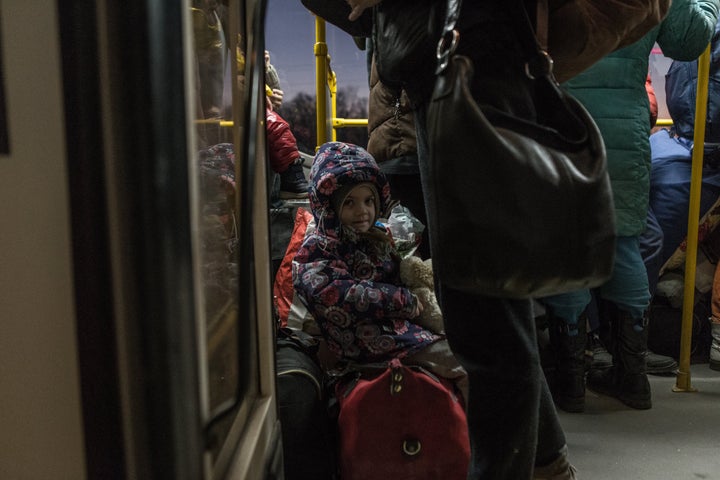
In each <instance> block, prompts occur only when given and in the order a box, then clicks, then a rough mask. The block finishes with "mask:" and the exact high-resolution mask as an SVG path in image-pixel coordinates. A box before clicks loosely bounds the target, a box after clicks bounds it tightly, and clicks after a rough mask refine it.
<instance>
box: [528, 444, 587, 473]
mask: <svg viewBox="0 0 720 480" xmlns="http://www.w3.org/2000/svg"><path fill="white" fill-rule="evenodd" d="M567 452H568V449H567V446H565V447H563V448H562V450H560V456H559V457H558V458H557V459H555V460H554V461H553V462H552V463H551V464H550V465H545V466H543V467H535V470H534V471H533V480H576V479H577V476H576V475H575V473H577V469H576V468H575V467H573V466H572V465H570V462H568V455H567Z"/></svg>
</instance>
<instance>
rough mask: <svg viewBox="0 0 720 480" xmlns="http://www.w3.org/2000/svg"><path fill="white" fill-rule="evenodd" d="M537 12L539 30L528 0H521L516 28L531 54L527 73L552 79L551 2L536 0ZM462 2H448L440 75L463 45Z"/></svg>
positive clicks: (440, 56)
mask: <svg viewBox="0 0 720 480" xmlns="http://www.w3.org/2000/svg"><path fill="white" fill-rule="evenodd" d="M536 1H537V12H536V17H535V24H536V26H535V27H533V22H532V21H531V20H530V17H529V15H528V12H527V9H526V8H525V1H524V0H517V4H518V8H519V9H520V11H521V13H520V15H513V19H514V20H515V28H516V30H517V33H518V34H519V35H520V40H521V42H522V43H523V48H524V49H525V51H526V52H527V54H528V61H527V62H526V63H525V73H526V75H527V76H528V77H530V78H536V77H538V76H549V77H551V76H552V64H553V61H552V58H551V57H550V54H549V53H548V51H547V45H548V25H549V20H548V2H547V0H536ZM461 4H462V0H448V1H447V11H446V14H445V25H444V26H443V31H442V36H441V37H440V41H439V42H438V47H437V52H436V55H437V59H438V66H437V70H436V72H435V73H436V74H440V73H442V72H443V71H444V70H445V69H446V68H447V65H448V63H449V62H450V57H451V56H452V54H453V53H455V50H456V49H457V45H458V43H459V41H460V33H459V32H458V31H457V29H456V26H457V22H458V19H459V18H460V7H461Z"/></svg>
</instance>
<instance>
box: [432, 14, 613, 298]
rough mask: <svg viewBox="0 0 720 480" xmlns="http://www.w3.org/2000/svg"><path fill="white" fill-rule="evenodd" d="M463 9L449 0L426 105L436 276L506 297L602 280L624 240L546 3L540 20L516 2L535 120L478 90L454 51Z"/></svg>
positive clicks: (596, 138) (603, 165) (595, 139)
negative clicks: (556, 65) (559, 75)
mask: <svg viewBox="0 0 720 480" xmlns="http://www.w3.org/2000/svg"><path fill="white" fill-rule="evenodd" d="M459 7H460V2H459V1H458V0H449V2H448V13H447V20H446V25H445V28H444V31H443V36H442V39H441V40H440V44H439V45H438V75H437V77H436V84H435V90H434V92H433V96H432V100H431V102H430V105H429V107H428V124H427V125H428V142H429V149H430V156H429V160H428V161H429V165H428V173H429V175H428V178H427V179H426V186H427V187H429V198H430V202H429V204H428V206H427V207H428V212H427V213H428V224H429V226H430V240H431V248H432V254H433V265H434V268H435V271H436V274H437V275H438V277H439V279H440V281H441V282H442V283H444V284H445V285H446V286H448V287H451V288H454V289H457V290H460V291H464V292H468V293H474V294H484V295H488V296H497V297H506V298H530V297H542V296H546V295H551V294H558V293H563V292H568V291H572V290H577V289H581V288H590V287H594V286H597V285H599V284H601V283H602V282H604V281H606V280H607V279H608V278H609V276H610V274H611V271H612V265H613V256H614V250H615V221H614V207H613V199H612V193H611V187H610V181H609V177H608V174H607V160H606V156H605V149H604V145H603V141H602V138H601V136H600V132H599V130H598V128H597V126H596V125H595V122H594V121H593V120H592V118H591V117H590V115H589V114H588V113H587V111H586V110H585V109H584V107H583V106H582V105H581V104H580V103H579V102H578V101H577V100H576V99H574V98H573V97H571V96H570V95H569V94H567V93H566V92H564V91H563V90H561V88H560V87H559V86H558V84H557V82H556V81H555V79H554V77H553V74H552V60H551V59H550V57H549V55H548V53H547V51H546V49H545V41H546V39H547V4H546V0H540V2H539V5H538V14H537V19H536V23H537V29H534V28H533V22H532V21H531V20H530V16H529V15H528V13H527V11H526V9H525V4H524V2H523V1H522V0H516V2H511V4H509V5H508V8H511V9H513V8H514V9H515V10H513V12H514V13H513V15H516V14H517V15H516V16H517V17H518V20H517V28H516V29H515V34H517V35H518V36H520V37H522V38H520V40H521V43H523V44H524V45H525V47H526V48H525V50H526V56H527V58H526V60H525V64H524V65H525V72H522V71H518V75H527V76H528V79H529V80H528V81H525V82H524V83H523V84H525V85H528V87H527V88H528V89H529V91H528V92H527V93H528V95H527V96H528V97H529V98H533V99H534V103H535V105H534V106H535V110H536V112H537V119H538V120H537V121H535V122H531V121H528V120H526V119H522V118H517V117H515V116H513V115H512V114H510V113H502V112H498V111H495V110H493V109H487V108H485V106H484V105H479V104H478V103H477V102H476V101H475V99H474V98H473V95H472V92H471V91H470V85H471V79H472V76H473V64H472V61H471V60H470V59H469V58H467V57H465V56H461V55H457V54H455V53H454V52H455V49H456V47H457V43H458V41H460V40H461V39H460V38H459V33H458V32H457V30H456V29H455V25H456V21H457V19H458V14H459ZM536 32H537V36H536ZM478 48H482V46H478ZM519 63H520V62H519ZM488 85H502V82H489V83H488ZM490 93H491V94H492V93H493V92H490ZM483 94H484V95H485V97H486V98H487V94H488V92H483ZM496 94H497V95H502V92H497V93H496ZM489 110H492V111H489Z"/></svg>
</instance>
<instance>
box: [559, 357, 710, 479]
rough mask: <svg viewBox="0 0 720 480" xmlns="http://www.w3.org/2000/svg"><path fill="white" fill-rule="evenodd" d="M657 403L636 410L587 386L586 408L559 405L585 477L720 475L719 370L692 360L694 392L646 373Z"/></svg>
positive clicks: (576, 462)
mask: <svg viewBox="0 0 720 480" xmlns="http://www.w3.org/2000/svg"><path fill="white" fill-rule="evenodd" d="M648 378H649V379H650V384H651V386H652V400H653V407H652V408H651V409H650V410H633V409H631V408H629V407H626V406H625V405H623V404H622V403H620V402H619V401H618V400H615V399H613V398H610V397H606V396H603V395H598V394H596V393H595V392H593V391H591V390H587V393H586V397H585V412H584V413H580V414H578V413H566V412H563V411H560V412H559V413H560V421H561V423H562V425H563V428H564V429H565V434H566V437H567V443H568V447H569V453H570V462H571V463H572V464H573V465H574V466H575V467H576V468H577V469H578V478H579V479H581V480H585V479H588V480H620V479H638V480H645V479H652V480H686V479H687V480H697V479H711V480H713V479H717V480H720V372H717V371H713V370H710V368H709V367H708V364H707V363H700V364H693V365H692V366H691V368H690V379H691V381H690V384H691V386H692V388H693V389H695V390H697V391H696V392H674V391H673V387H675V384H676V377H675V376H674V375H672V376H655V375H648Z"/></svg>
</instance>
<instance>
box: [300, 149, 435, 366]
mask: <svg viewBox="0 0 720 480" xmlns="http://www.w3.org/2000/svg"><path fill="white" fill-rule="evenodd" d="M310 181H311V185H312V186H311V188H310V195H309V197H310V206H311V208H312V213H313V217H314V218H315V224H316V229H315V231H314V232H313V233H312V234H311V235H309V236H308V237H307V238H306V239H305V241H304V242H303V244H302V246H301V247H300V249H299V250H298V253H297V254H296V256H295V259H294V261H293V284H294V287H295V290H296V292H297V293H298V296H299V297H300V298H301V299H302V301H303V302H304V303H305V304H306V306H307V307H308V310H309V311H310V313H311V314H312V315H313V317H314V318H315V320H316V322H317V323H318V326H319V327H320V330H321V331H322V333H323V335H324V337H325V339H326V341H327V343H328V346H329V348H330V350H331V351H332V352H333V353H334V354H335V355H337V357H338V358H339V359H341V360H350V361H354V362H360V363H364V362H382V361H386V360H389V359H391V358H393V357H397V358H402V357H404V356H407V355H408V354H409V353H412V352H415V351H417V350H419V349H421V348H423V347H425V346H427V345H430V344H431V343H432V342H434V341H436V340H437V339H438V338H439V337H438V336H436V335H434V334H433V333H431V332H429V331H427V330H424V329H423V328H422V327H420V326H418V325H416V324H414V323H413V322H412V321H411V318H412V315H413V312H415V311H416V307H417V305H416V302H417V301H418V300H417V298H416V297H415V296H414V295H413V294H412V293H411V292H410V290H408V289H407V288H405V287H403V286H401V282H400V275H399V264H400V257H399V256H398V254H397V251H396V250H395V248H394V246H393V244H392V242H391V241H390V239H389V238H385V239H384V240H382V239H381V238H382V237H383V236H386V235H389V234H388V232H387V231H386V230H385V229H384V227H383V226H382V225H381V224H379V223H376V226H375V227H373V229H372V231H371V232H370V233H369V234H358V233H357V232H355V231H354V230H353V229H351V228H348V227H344V226H342V224H341V223H340V219H339V216H338V215H336V213H335V211H334V210H333V207H332V203H331V197H332V194H333V192H335V191H337V190H338V189H340V188H342V187H343V186H345V185H348V184H354V183H360V182H372V183H374V184H375V186H376V188H377V191H378V193H379V195H380V197H381V198H380V205H379V207H380V208H379V211H380V212H384V211H385V210H386V208H387V207H388V205H389V202H390V186H389V184H388V183H387V180H386V179H385V176H384V175H383V174H382V173H381V172H380V170H379V169H378V166H377V163H375V160H374V159H373V158H372V156H371V155H370V154H369V153H367V152H366V151H365V150H364V149H363V148H361V147H358V146H355V145H350V144H345V143H339V142H334V143H326V144H325V145H323V146H321V147H320V149H319V151H318V153H317V155H316V156H315V161H314V162H313V166H312V168H311V170H310Z"/></svg>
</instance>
